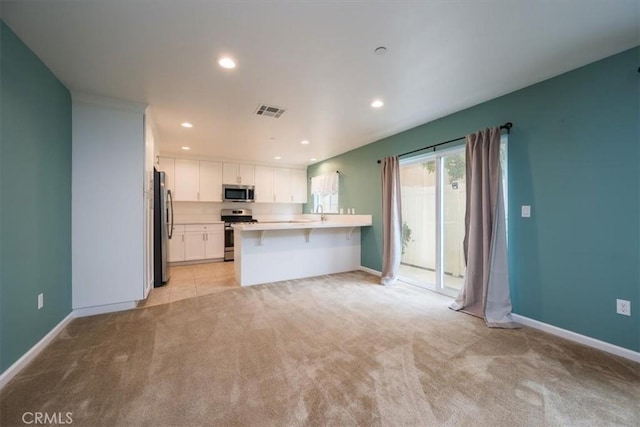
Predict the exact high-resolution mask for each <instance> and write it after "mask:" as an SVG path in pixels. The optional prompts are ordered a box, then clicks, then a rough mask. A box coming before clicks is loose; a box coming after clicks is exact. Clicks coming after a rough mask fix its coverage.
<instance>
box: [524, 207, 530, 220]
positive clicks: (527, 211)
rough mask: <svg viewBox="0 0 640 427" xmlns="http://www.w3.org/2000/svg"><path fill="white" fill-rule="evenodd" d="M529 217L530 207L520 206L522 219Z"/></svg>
mask: <svg viewBox="0 0 640 427" xmlns="http://www.w3.org/2000/svg"><path fill="white" fill-rule="evenodd" d="M530 217H531V206H529V205H522V218H530Z"/></svg>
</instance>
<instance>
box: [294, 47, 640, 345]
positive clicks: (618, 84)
mask: <svg viewBox="0 0 640 427" xmlns="http://www.w3.org/2000/svg"><path fill="white" fill-rule="evenodd" d="M505 66H509V64H508V57H507V58H505ZM638 66H640V48H634V49H631V50H628V51H625V52H622V53H620V54H617V55H614V56H611V57H609V58H606V59H604V60H601V61H598V62H595V63H593V64H590V65H587V66H585V67H582V68H579V69H576V70H573V71H571V72H568V73H566V74H563V75H560V76H558V77H555V78H552V79H549V80H546V81H544V82H541V83H538V84H535V85H533V86H529V87H527V88H525V89H522V90H519V91H517V92H513V93H510V94H508V95H505V96H502V97H500V98H496V99H494V100H491V101H489V102H485V103H483V104H480V105H477V106H474V107H472V108H469V109H466V110H463V111H460V112H458V113H455V114H452V115H450V116H447V117H444V118H442V119H439V120H436V121H433V122H430V123H427V124H424V125H422V126H418V127H416V128H413V129H410V130H408V131H405V132H402V133H400V134H397V135H393V136H391V137H388V138H385V139H382V140H380V141H377V142H374V143H372V144H369V145H366V146H364V147H361V148H358V149H356V150H353V151H350V152H347V153H345V154H343V155H340V156H337V157H335V158H332V159H329V160H327V161H324V162H321V163H318V164H315V165H312V166H310V167H309V169H308V174H309V176H310V177H311V176H315V175H319V174H322V173H326V172H329V171H334V170H339V171H340V179H341V186H340V199H341V202H340V203H341V205H342V206H343V207H345V208H347V207H355V208H356V212H358V213H371V214H373V218H374V223H373V227H371V228H370V229H369V230H364V231H363V234H362V265H363V266H365V267H369V268H372V269H375V270H378V271H379V270H381V266H382V261H381V256H382V255H381V254H382V226H381V194H380V169H379V165H378V164H377V163H376V160H377V159H380V158H382V157H385V156H389V155H395V154H400V153H403V152H406V151H410V150H412V149H416V148H420V147H423V146H426V145H430V144H432V143H437V142H440V141H446V140H449V139H452V138H455V137H458V136H461V135H466V134H468V133H470V132H473V131H475V130H479V129H482V128H485V127H489V126H497V125H501V124H503V123H504V122H507V121H511V122H513V124H514V128H513V130H512V132H511V135H510V137H509V216H510V218H511V221H510V223H509V251H510V254H509V264H510V269H511V271H510V273H511V288H512V295H511V296H512V300H513V305H514V312H515V313H518V314H521V315H523V316H527V317H529V318H532V319H536V320H539V321H542V322H545V323H549V324H551V325H555V326H558V327H560V328H564V329H567V330H570V331H574V332H577V333H580V334H584V335H587V336H590V337H593V338H596V339H599V340H603V341H606V342H609V343H612V344H615V345H619V346H621V347H625V348H628V349H631V350H635V351H640V316H639V315H640V248H639V242H640V95H639V94H640V90H639V89H640V74H638V71H637V70H638ZM525 204H526V205H531V206H532V218H529V219H525V218H520V206H521V205H525ZM305 209H307V210H308V209H309V207H308V206H307V207H306V208H305ZM616 298H621V299H627V300H630V301H631V308H632V316H631V317H625V316H620V315H617V314H616V313H615V308H616Z"/></svg>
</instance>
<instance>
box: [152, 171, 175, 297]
mask: <svg viewBox="0 0 640 427" xmlns="http://www.w3.org/2000/svg"><path fill="white" fill-rule="evenodd" d="M172 234H173V200H172V198H171V190H169V189H168V188H167V184H166V174H165V173H164V172H158V171H157V170H155V169H154V171H153V286H154V287H155V288H157V287H159V286H163V285H164V284H166V283H167V282H168V281H169V269H168V268H167V257H168V251H169V239H171V236H172Z"/></svg>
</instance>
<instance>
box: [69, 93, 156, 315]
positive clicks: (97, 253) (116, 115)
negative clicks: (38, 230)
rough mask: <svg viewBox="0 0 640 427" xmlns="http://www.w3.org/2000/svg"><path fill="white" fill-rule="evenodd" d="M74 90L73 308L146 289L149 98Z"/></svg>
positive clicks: (135, 296) (131, 297) (126, 298)
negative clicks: (99, 96) (140, 100)
mask: <svg viewBox="0 0 640 427" xmlns="http://www.w3.org/2000/svg"><path fill="white" fill-rule="evenodd" d="M94 101H95V100H94V99H92V98H88V97H83V96H77V95H75V94H74V97H73V109H72V119H73V125H72V126H73V128H72V129H73V130H72V131H73V150H72V162H73V163H72V169H73V171H72V279H73V292H72V296H73V308H74V309H81V308H88V307H95V306H101V305H107V304H116V303H123V302H130V301H136V300H140V299H142V298H143V292H144V261H143V255H144V211H143V206H144V194H143V189H144V148H145V146H144V143H145V142H144V120H143V118H144V106H142V107H141V106H139V105H137V104H136V105H130V104H126V105H125V104H123V105H120V104H119V103H116V102H104V103H102V102H97V101H96V102H94Z"/></svg>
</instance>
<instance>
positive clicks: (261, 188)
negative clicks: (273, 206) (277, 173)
mask: <svg viewBox="0 0 640 427" xmlns="http://www.w3.org/2000/svg"><path fill="white" fill-rule="evenodd" d="M255 186H256V188H255V198H256V202H260V203H270V202H273V201H274V196H273V168H270V167H268V166H256V167H255Z"/></svg>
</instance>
